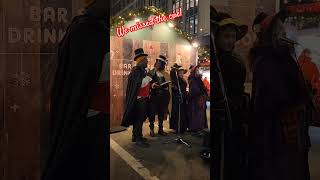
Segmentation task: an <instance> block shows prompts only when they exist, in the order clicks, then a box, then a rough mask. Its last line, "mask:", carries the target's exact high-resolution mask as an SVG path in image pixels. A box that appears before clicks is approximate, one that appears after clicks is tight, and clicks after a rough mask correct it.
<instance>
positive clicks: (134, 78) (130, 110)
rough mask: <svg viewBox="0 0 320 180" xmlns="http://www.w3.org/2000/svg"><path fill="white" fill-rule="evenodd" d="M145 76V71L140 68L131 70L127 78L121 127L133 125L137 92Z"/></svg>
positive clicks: (136, 67)
mask: <svg viewBox="0 0 320 180" xmlns="http://www.w3.org/2000/svg"><path fill="white" fill-rule="evenodd" d="M145 76H146V71H145V69H144V68H142V67H140V66H135V67H133V68H132V70H131V72H130V74H129V76H128V84H127V89H126V103H125V110H124V114H123V118H122V123H121V126H124V127H129V126H130V125H132V124H133V120H134V117H136V116H135V112H134V106H135V104H136V101H137V92H138V90H139V88H140V87H141V83H142V79H143V78H144V77H145Z"/></svg>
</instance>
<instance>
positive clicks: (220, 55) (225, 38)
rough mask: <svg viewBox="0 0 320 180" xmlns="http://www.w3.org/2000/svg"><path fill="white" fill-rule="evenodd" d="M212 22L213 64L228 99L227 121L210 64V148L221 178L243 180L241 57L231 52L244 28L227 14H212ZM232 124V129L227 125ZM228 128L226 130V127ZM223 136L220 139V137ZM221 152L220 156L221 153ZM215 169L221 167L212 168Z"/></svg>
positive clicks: (244, 76)
mask: <svg viewBox="0 0 320 180" xmlns="http://www.w3.org/2000/svg"><path fill="white" fill-rule="evenodd" d="M214 21H215V22H216V23H215V24H216V25H215V26H216V31H215V32H214V39H215V42H214V43H215V44H214V45H215V47H216V58H217V59H216V60H215V61H216V62H217V64H219V65H220V68H221V74H222V78H223V81H224V86H225V93H226V95H227V97H228V104H229V110H230V114H231V119H228V118H227V116H226V114H225V112H226V111H225V110H226V108H227V107H226V105H225V104H224V103H225V102H224V98H223V93H222V87H221V82H220V78H219V71H218V68H217V66H216V65H217V64H214V71H213V76H212V77H213V92H214V93H213V96H212V100H213V109H214V113H215V123H214V124H213V127H214V128H213V132H214V134H215V136H214V144H215V145H214V147H215V148H216V150H215V151H217V155H216V158H217V159H216V160H215V161H216V162H220V161H221V158H224V171H223V172H222V173H223V174H220V172H217V173H219V175H220V177H221V176H222V175H224V179H226V180H233V179H243V178H244V173H245V167H246V165H245V157H244V156H243V154H244V149H245V144H244V139H245V134H244V133H243V128H242V127H243V125H245V118H243V101H244V98H243V96H244V83H245V80H246V67H245V65H244V64H243V62H242V60H241V58H239V56H238V55H237V54H236V53H235V52H234V48H235V43H236V42H237V41H239V40H240V39H242V38H243V37H244V36H245V35H246V33H247V31H248V27H247V26H246V25H241V24H240V23H239V22H237V20H235V19H233V18H232V17H231V16H230V15H229V14H226V13H218V12H217V13H216V15H215V16H214ZM219 109H220V110H219ZM231 124H232V126H231ZM230 126H231V128H232V129H231V128H226V127H230ZM222 135H223V136H224V140H221V137H223V136H222ZM221 144H223V146H224V152H221ZM223 153H224V157H222V154H223ZM216 166H221V164H220V165H216Z"/></svg>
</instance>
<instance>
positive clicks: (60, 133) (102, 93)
mask: <svg viewBox="0 0 320 180" xmlns="http://www.w3.org/2000/svg"><path fill="white" fill-rule="evenodd" d="M108 8H109V6H107V2H106V1H104V0H91V1H90V2H89V1H87V4H86V7H85V11H84V14H82V15H79V16H76V17H75V18H74V19H73V20H72V22H71V24H70V25H69V27H68V29H67V31H66V33H65V36H64V38H63V39H62V41H61V43H60V44H59V49H58V53H57V54H58V56H57V58H58V61H57V63H58V64H57V69H56V75H55V78H54V82H53V88H52V91H51V100H50V101H51V105H50V123H51V124H50V130H51V131H50V135H51V137H50V152H49V155H48V160H47V162H46V166H45V168H44V172H43V176H42V178H41V179H43V180H57V179H59V180H63V179H96V180H98V179H99V180H100V179H101V180H102V179H106V178H107V177H108V174H107V171H106V169H107V164H108V151H109V146H108V141H107V140H108V126H107V125H108V123H107V122H108V118H109V117H110V116H109V107H108V106H109V104H110V102H109V96H110V95H109V73H108V72H106V71H107V70H108V69H109V67H108V62H107V61H108V56H109V55H108V49H109V43H107V41H106V39H108V36H109V35H108V32H109V31H108V25H107V24H108V20H109V17H108V10H109V9H108ZM95 99H99V101H95Z"/></svg>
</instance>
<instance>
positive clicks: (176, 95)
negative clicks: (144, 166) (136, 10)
mask: <svg viewBox="0 0 320 180" xmlns="http://www.w3.org/2000/svg"><path fill="white" fill-rule="evenodd" d="M134 61H135V62H136V66H135V67H134V68H133V69H132V71H131V72H130V74H129V76H128V84H127V89H126V104H125V111H124V115H123V120H122V126H125V127H129V126H130V125H133V131H132V142H135V143H136V144H137V145H138V146H141V147H149V144H148V143H147V141H146V140H147V139H146V138H144V137H143V133H142V127H143V123H144V121H145V120H146V119H147V118H148V119H149V121H150V125H149V127H150V136H151V137H154V136H155V132H154V122H155V116H156V115H158V122H159V123H158V126H159V130H158V134H159V135H162V136H165V135H166V133H165V132H164V130H163V121H164V120H166V119H167V117H168V114H169V108H168V107H169V104H170V96H171V95H170V90H171V92H172V107H171V108H170V110H171V112H170V129H174V130H175V131H176V132H178V129H179V130H180V131H179V133H183V132H184V131H185V130H186V129H187V127H189V128H190V129H191V130H192V129H193V130H195V131H197V130H201V129H204V128H206V127H207V123H206V122H207V120H206V116H205V109H206V107H205V102H206V98H205V97H207V95H208V94H207V90H206V88H205V86H204V84H203V83H200V84H201V85H202V86H197V87H200V88H192V91H193V92H194V93H196V96H195V98H194V100H193V102H194V103H195V104H196V105H198V104H201V108H202V110H203V111H202V110H201V109H197V110H195V112H201V113H197V114H194V117H195V118H196V119H194V120H192V115H191V118H190V120H187V112H188V109H187V108H189V107H190V108H191V107H192V105H191V106H187V94H188V93H187V85H188V83H187V81H186V80H185V79H184V78H183V77H184V74H186V73H187V70H186V69H183V68H182V66H180V65H178V64H174V65H173V67H172V69H171V71H170V74H169V73H167V72H166V71H165V67H166V65H167V64H168V60H167V58H166V57H165V56H163V55H160V56H159V57H158V58H157V59H156V63H155V65H154V68H153V69H152V70H150V71H148V72H147V71H146V68H147V66H148V54H146V53H144V50H143V49H142V48H139V49H136V50H135V57H134ZM191 74H193V75H194V77H197V78H196V79H197V80H198V79H200V81H201V75H200V73H199V70H198V67H197V66H195V67H192V68H191ZM192 77H193V76H190V78H189V81H194V78H192ZM196 82H198V81H196ZM201 82H202V81H201ZM170 83H171V86H169V84H170ZM192 84H195V83H192ZM190 88H191V87H190ZM199 101H201V102H199ZM191 104H192V103H191ZM199 110H200V111H199ZM179 121H180V124H179ZM193 122H194V123H193ZM178 124H179V126H178ZM178 127H180V128H178Z"/></svg>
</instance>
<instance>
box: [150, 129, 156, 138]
mask: <svg viewBox="0 0 320 180" xmlns="http://www.w3.org/2000/svg"><path fill="white" fill-rule="evenodd" d="M150 136H151V137H154V136H155V134H154V130H153V129H150Z"/></svg>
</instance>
